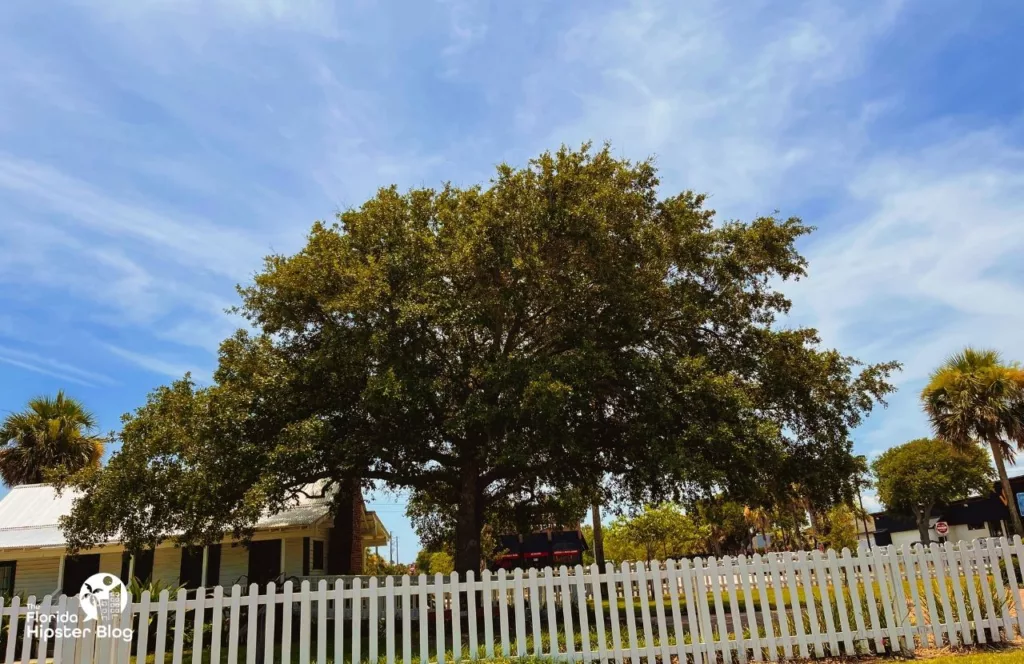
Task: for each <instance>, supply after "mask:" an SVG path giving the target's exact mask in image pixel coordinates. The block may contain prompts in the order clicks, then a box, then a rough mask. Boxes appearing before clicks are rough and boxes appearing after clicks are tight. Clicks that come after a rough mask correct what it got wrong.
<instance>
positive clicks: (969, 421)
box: [921, 348, 1024, 536]
mask: <svg viewBox="0 0 1024 664" xmlns="http://www.w3.org/2000/svg"><path fill="white" fill-rule="evenodd" d="M921 400H922V401H923V402H924V410H925V412H926V413H927V414H928V418H929V419H930V420H931V423H932V427H933V428H934V429H935V433H936V435H938V437H939V438H940V439H942V440H946V441H949V442H950V443H952V444H953V445H955V446H957V447H966V446H969V445H988V446H989V449H990V450H991V451H992V457H993V459H994V460H995V463H996V470H997V471H999V482H1000V483H1001V484H1002V488H1003V497H1004V499H1005V500H1006V506H1007V507H1008V508H1009V510H1010V517H1011V519H1012V522H1013V529H1014V531H1015V532H1016V533H1017V534H1018V535H1022V536H1024V526H1022V525H1021V518H1020V511H1019V509H1018V507H1017V504H1016V501H1015V500H1014V497H1013V491H1012V489H1011V488H1010V480H1009V478H1008V477H1007V475H1006V462H1010V463H1013V460H1014V457H1015V455H1016V452H1017V450H1019V449H1021V448H1022V447H1024V370H1021V368H1020V367H1019V366H1018V365H1017V364H1004V363H1003V361H1002V358H1001V357H1000V356H999V353H998V352H996V351H994V350H976V349H974V348H966V349H964V351H963V352H961V353H957V354H956V355H953V356H952V357H950V358H949V359H948V360H946V362H945V364H943V365H942V366H941V367H939V368H938V370H936V371H935V373H933V374H932V377H931V380H930V381H929V382H928V385H927V387H925V388H924V391H923V392H921Z"/></svg>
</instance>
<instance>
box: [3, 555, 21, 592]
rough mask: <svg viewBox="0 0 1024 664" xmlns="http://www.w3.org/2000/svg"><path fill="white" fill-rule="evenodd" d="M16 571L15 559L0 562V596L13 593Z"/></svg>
mask: <svg viewBox="0 0 1024 664" xmlns="http://www.w3.org/2000/svg"><path fill="white" fill-rule="evenodd" d="M17 571H18V563H17V561H14V560H10V561H4V562H2V563H0V597H3V596H6V595H12V594H14V573H15V572H17Z"/></svg>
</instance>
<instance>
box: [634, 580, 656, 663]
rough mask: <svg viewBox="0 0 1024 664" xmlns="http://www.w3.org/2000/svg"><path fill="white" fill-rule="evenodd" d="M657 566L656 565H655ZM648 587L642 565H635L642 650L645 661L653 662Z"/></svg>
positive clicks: (653, 649) (652, 633)
mask: <svg viewBox="0 0 1024 664" xmlns="http://www.w3.org/2000/svg"><path fill="white" fill-rule="evenodd" d="M655 564H657V563H655ZM650 590H651V589H650V586H649V585H648V583H647V572H646V570H645V569H644V564H643V563H637V564H636V594H637V597H636V601H637V603H638V604H639V605H640V625H641V627H642V629H643V630H644V649H645V650H646V652H647V661H648V662H653V661H654V659H655V657H657V650H656V649H655V646H654V630H653V629H652V627H651V597H650Z"/></svg>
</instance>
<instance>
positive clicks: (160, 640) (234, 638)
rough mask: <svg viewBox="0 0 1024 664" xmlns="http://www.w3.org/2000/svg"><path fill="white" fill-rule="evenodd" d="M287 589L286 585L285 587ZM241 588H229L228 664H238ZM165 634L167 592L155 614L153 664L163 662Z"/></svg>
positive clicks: (163, 595) (164, 593)
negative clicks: (154, 653)
mask: <svg viewBox="0 0 1024 664" xmlns="http://www.w3.org/2000/svg"><path fill="white" fill-rule="evenodd" d="M285 587H286V588H287V587H288V586H287V584H286V585H285ZM241 602H242V588H241V586H239V585H238V584H235V585H234V586H233V587H232V588H231V613H230V614H229V615H228V621H229V622H228V664H237V663H238V615H239V613H240V612H241ZM166 634H167V591H166V590H164V591H163V592H161V593H160V610H159V612H158V613H157V628H156V657H155V658H154V659H153V661H154V662H162V661H164V642H165V640H166Z"/></svg>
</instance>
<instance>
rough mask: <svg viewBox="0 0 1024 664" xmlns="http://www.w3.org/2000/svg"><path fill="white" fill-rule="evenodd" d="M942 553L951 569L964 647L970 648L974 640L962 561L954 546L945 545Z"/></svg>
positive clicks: (951, 581)
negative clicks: (968, 615)
mask: <svg viewBox="0 0 1024 664" xmlns="http://www.w3.org/2000/svg"><path fill="white" fill-rule="evenodd" d="M942 551H943V553H944V554H945V558H946V563H947V565H948V568H949V574H950V579H949V582H950V585H952V586H953V599H954V600H955V601H956V610H957V618H958V623H959V626H960V638H961V639H963V642H964V645H965V646H969V645H971V642H972V641H973V640H974V639H973V637H972V636H971V624H970V622H969V621H968V620H967V608H966V606H965V605H964V591H963V588H962V587H961V585H960V579H961V578H963V575H962V574H960V561H959V560H958V556H957V555H956V551H955V550H954V549H953V545H952V544H949V543H947V544H943V545H942Z"/></svg>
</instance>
